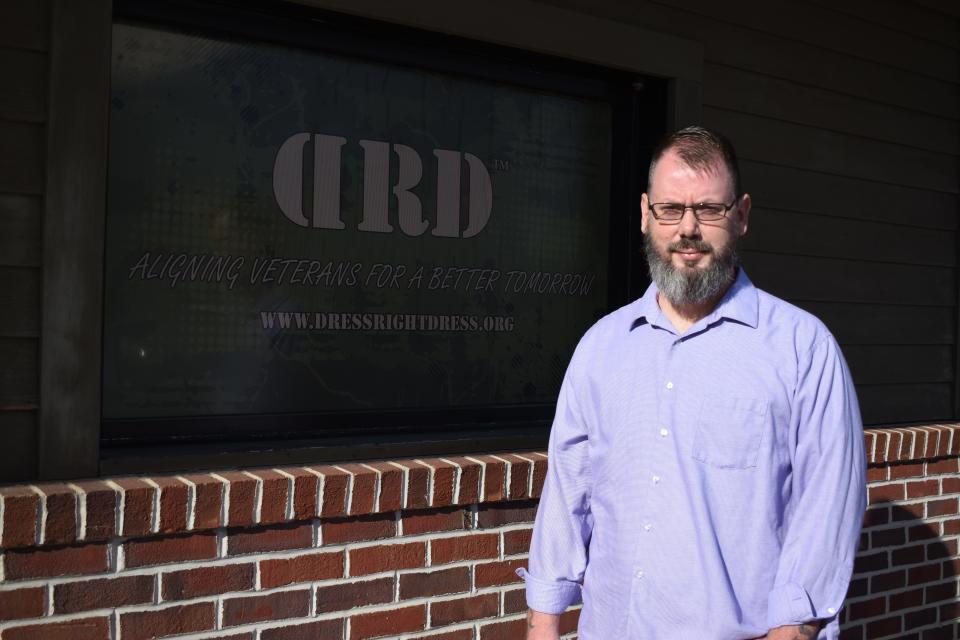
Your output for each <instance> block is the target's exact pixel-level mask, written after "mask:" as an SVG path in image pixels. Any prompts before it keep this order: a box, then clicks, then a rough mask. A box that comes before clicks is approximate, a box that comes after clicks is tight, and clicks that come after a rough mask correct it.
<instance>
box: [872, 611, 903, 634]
mask: <svg viewBox="0 0 960 640" xmlns="http://www.w3.org/2000/svg"><path fill="white" fill-rule="evenodd" d="M902 620H903V619H902V618H901V617H900V616H897V617H895V618H884V619H883V620H876V621H874V622H870V623H868V624H867V637H868V638H881V637H883V636H888V635H893V634H895V633H900V632H901V631H902V630H903V621H902Z"/></svg>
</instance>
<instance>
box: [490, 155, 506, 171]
mask: <svg viewBox="0 0 960 640" xmlns="http://www.w3.org/2000/svg"><path fill="white" fill-rule="evenodd" d="M493 169H494V171H510V161H509V160H501V159H499V158H494V159H493Z"/></svg>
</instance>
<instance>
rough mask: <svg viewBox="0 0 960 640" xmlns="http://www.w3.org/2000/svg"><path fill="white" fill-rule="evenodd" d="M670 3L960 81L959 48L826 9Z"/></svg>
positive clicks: (700, 0) (699, 0)
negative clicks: (957, 49) (957, 53)
mask: <svg viewBox="0 0 960 640" xmlns="http://www.w3.org/2000/svg"><path fill="white" fill-rule="evenodd" d="M666 3H667V4H670V5H672V6H674V7H676V8H678V9H682V10H685V11H690V12H692V13H696V14H698V15H701V16H705V17H708V18H710V19H713V20H716V21H717V22H721V21H722V23H727V22H733V23H736V24H738V25H740V26H743V27H748V28H751V29H756V30H758V31H762V32H764V33H768V34H770V35H772V36H775V37H778V38H783V39H789V40H795V41H798V42H804V43H806V44H809V45H813V46H815V47H820V48H822V49H826V50H828V51H836V52H838V53H841V54H843V55H845V56H854V57H857V58H865V59H867V60H871V61H873V62H877V63H880V64H883V65H886V66H889V67H893V68H897V69H902V70H904V71H909V72H911V73H918V74H923V75H929V76H932V77H935V78H938V79H940V80H943V81H945V82H952V83H956V82H958V81H960V60H958V58H957V55H956V52H955V51H954V50H953V49H951V48H949V47H945V46H943V45H939V44H936V43H933V42H930V41H928V40H922V39H920V38H915V37H913V36H909V35H906V34H904V33H902V32H899V31H894V30H892V29H887V28H885V27H881V26H878V25H875V24H871V23H869V22H864V21H863V20H857V19H856V18H851V17H850V16H847V15H845V14H842V13H837V12H834V11H826V10H824V9H823V8H821V7H817V6H813V5H806V6H804V5H801V4H797V3H794V2H744V1H743V0H739V1H733V2H731V1H728V2H715V1H713V0H666Z"/></svg>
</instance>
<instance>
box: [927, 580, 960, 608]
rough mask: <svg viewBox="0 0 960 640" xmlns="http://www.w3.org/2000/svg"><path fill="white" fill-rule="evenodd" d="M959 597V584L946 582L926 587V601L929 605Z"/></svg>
mask: <svg viewBox="0 0 960 640" xmlns="http://www.w3.org/2000/svg"><path fill="white" fill-rule="evenodd" d="M956 597H957V582H956V580H954V581H952V582H945V583H943V584H935V585H931V586H929V587H926V589H925V590H924V595H923V598H924V601H925V602H927V603H934V602H940V601H941V600H954V599H956Z"/></svg>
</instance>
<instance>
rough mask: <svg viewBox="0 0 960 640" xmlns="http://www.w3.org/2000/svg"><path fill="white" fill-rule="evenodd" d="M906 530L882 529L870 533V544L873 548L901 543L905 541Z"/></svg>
mask: <svg viewBox="0 0 960 640" xmlns="http://www.w3.org/2000/svg"><path fill="white" fill-rule="evenodd" d="M906 539H907V537H906V532H905V531H904V530H903V529H902V528H901V529H883V530H881V531H874V532H872V533H871V534H870V546H871V547H872V548H874V549H877V548H879V547H889V546H896V545H901V544H903V543H904V542H906Z"/></svg>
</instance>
